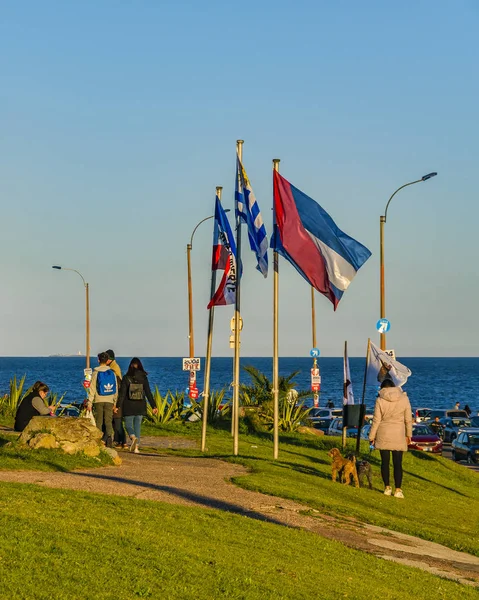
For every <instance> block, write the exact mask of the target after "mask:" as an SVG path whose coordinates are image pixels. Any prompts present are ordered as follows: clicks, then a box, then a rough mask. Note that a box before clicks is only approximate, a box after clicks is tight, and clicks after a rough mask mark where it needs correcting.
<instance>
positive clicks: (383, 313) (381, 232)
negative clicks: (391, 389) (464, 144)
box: [379, 172, 437, 350]
mask: <svg viewBox="0 0 479 600" xmlns="http://www.w3.org/2000/svg"><path fill="white" fill-rule="evenodd" d="M436 175H437V173H435V172H434V173H428V174H427V175H423V176H422V177H421V179H417V180H416V181H410V182H409V183H405V184H404V185H402V186H401V187H399V188H398V189H397V190H396V191H395V192H394V194H393V195H392V196H391V197H390V198H389V200H388V203H387V204H386V210H385V211H384V215H382V216H381V217H379V260H380V271H379V279H380V313H381V319H385V318H386V296H385V291H384V224H385V223H386V218H387V215H388V208H389V204H390V203H391V200H392V199H393V198H394V196H395V195H396V194H397V193H398V192H399V191H400V190H402V189H403V188H405V187H407V186H408V185H414V184H415V183H421V182H422V181H427V180H428V179H431V178H432V177H435V176H436ZM381 350H386V334H385V333H381Z"/></svg>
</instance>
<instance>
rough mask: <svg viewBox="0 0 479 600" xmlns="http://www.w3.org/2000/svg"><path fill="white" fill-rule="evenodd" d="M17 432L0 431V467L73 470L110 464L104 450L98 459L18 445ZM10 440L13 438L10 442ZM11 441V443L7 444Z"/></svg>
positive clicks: (6, 468)
mask: <svg viewBox="0 0 479 600" xmlns="http://www.w3.org/2000/svg"><path fill="white" fill-rule="evenodd" d="M17 438H18V434H13V435H8V434H4V433H0V469H2V471H5V470H9V471H11V470H17V471H19V470H21V471H30V470H32V471H73V470H74V469H92V468H95V467H101V466H104V465H111V464H113V463H112V460H111V458H110V457H109V456H108V454H106V453H105V452H101V453H100V456H99V457H98V459H99V460H98V459H96V458H91V457H89V456H85V455H84V454H83V453H81V454H65V453H64V452H62V451H61V450H43V449H42V450H30V449H29V448H25V447H19V446H18V445H17V444H16V443H15V440H16V439H17ZM12 440H14V441H13V442H12ZM8 442H12V444H11V445H7V444H8Z"/></svg>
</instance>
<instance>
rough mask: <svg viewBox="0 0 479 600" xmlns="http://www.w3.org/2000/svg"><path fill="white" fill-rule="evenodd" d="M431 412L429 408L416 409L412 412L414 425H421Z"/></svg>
mask: <svg viewBox="0 0 479 600" xmlns="http://www.w3.org/2000/svg"><path fill="white" fill-rule="evenodd" d="M430 412H431V409H430V408H416V410H415V411H414V415H413V416H414V420H415V421H416V423H421V422H422V421H425V420H426V419H428V418H429V414H430Z"/></svg>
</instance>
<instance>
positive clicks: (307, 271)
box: [271, 171, 371, 310]
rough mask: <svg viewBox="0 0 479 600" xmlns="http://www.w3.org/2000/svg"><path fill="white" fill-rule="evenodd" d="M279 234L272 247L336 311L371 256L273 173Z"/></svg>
mask: <svg viewBox="0 0 479 600" xmlns="http://www.w3.org/2000/svg"><path fill="white" fill-rule="evenodd" d="M273 188H274V217H275V232H274V234H273V237H272V240H271V245H272V247H273V248H274V249H275V250H276V251H277V252H279V253H280V254H281V255H282V256H284V258H286V259H287V260H288V261H289V262H290V263H291V264H292V265H293V266H294V267H295V268H296V270H297V271H298V272H299V273H300V274H301V275H302V276H303V277H304V278H305V279H306V281H307V282H308V283H309V284H310V285H312V286H313V287H314V288H315V289H316V290H318V292H319V293H321V294H323V295H324V296H326V298H329V300H331V302H332V303H333V306H334V310H336V308H337V306H338V304H339V301H340V300H341V297H342V295H343V293H344V292H345V291H346V289H347V288H348V286H349V284H350V283H351V281H352V279H353V278H354V276H355V275H356V273H357V271H358V270H359V269H360V268H361V267H362V265H363V264H364V263H365V262H366V261H367V260H368V258H369V257H370V256H371V252H370V251H369V250H368V249H367V248H366V247H365V246H363V245H362V244H360V243H359V242H357V241H356V240H355V239H353V238H352V237H350V236H349V235H347V234H345V233H344V232H343V231H341V230H340V229H339V228H338V227H337V226H336V223H335V222H334V221H333V219H332V218H331V217H330V216H329V215H328V213H327V212H326V211H325V210H324V209H323V208H321V206H319V204H318V203H317V202H315V201H314V200H313V199H312V198H310V197H309V196H306V194H304V193H303V192H302V191H301V190H298V188H296V187H294V185H292V184H291V183H289V181H287V180H286V179H285V178H284V177H281V175H280V174H279V173H278V172H277V171H273Z"/></svg>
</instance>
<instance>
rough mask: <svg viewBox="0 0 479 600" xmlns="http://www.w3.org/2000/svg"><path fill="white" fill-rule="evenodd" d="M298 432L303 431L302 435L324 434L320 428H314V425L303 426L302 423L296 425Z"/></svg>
mask: <svg viewBox="0 0 479 600" xmlns="http://www.w3.org/2000/svg"><path fill="white" fill-rule="evenodd" d="M298 433H303V434H304V435H317V436H321V435H324V431H321V429H315V428H314V427H305V426H303V425H302V426H301V427H298Z"/></svg>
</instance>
